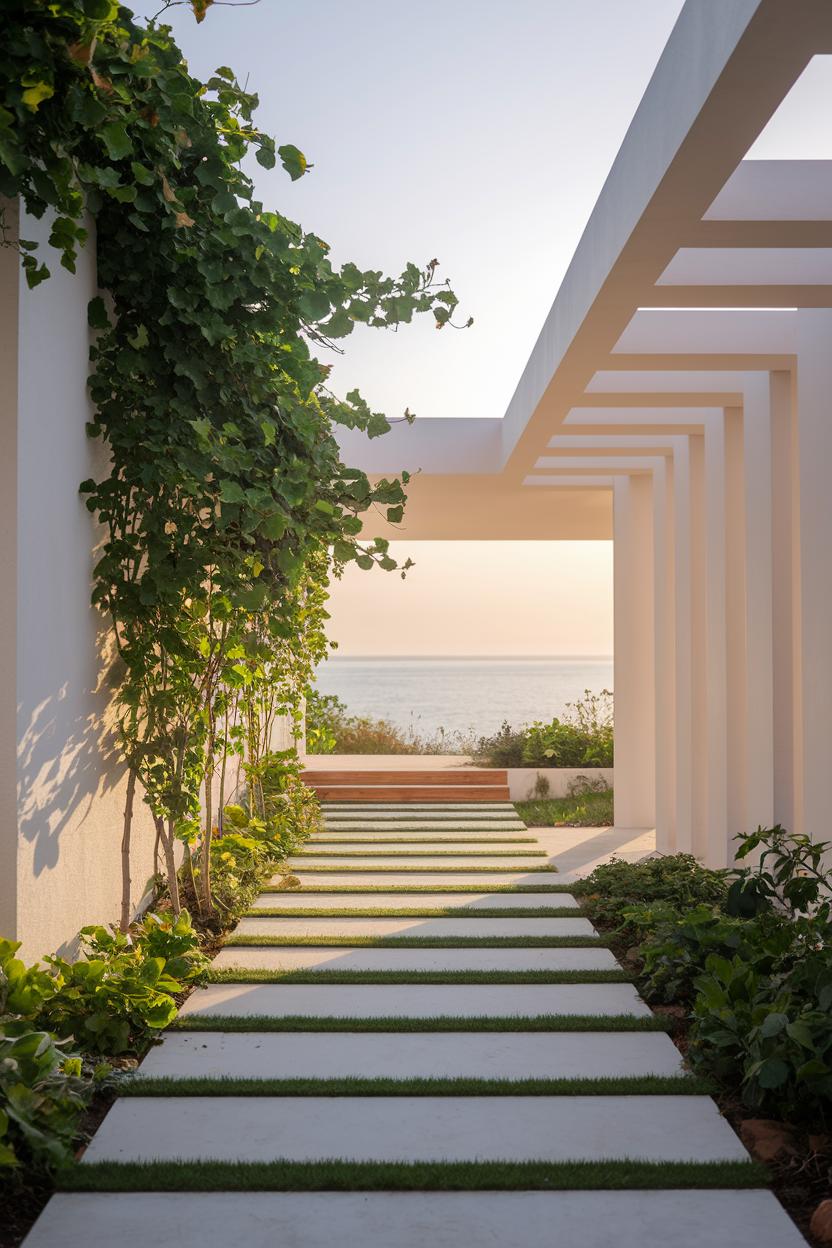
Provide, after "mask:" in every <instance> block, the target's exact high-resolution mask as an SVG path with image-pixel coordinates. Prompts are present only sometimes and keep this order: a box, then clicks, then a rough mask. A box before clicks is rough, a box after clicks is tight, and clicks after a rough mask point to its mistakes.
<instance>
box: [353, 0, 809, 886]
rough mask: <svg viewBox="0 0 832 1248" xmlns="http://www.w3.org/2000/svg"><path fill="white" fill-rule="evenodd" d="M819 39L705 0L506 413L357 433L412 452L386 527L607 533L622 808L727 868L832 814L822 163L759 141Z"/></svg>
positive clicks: (622, 161) (682, 32) (366, 448)
mask: <svg viewBox="0 0 832 1248" xmlns="http://www.w3.org/2000/svg"><path fill="white" fill-rule="evenodd" d="M822 53H832V5H830V4H829V3H828V0H790V2H789V3H784V2H783V0H733V2H732V3H730V4H729V3H718V4H703V3H701V2H699V0H688V3H687V4H686V5H685V7H684V9H683V11H682V13H681V16H680V18H679V20H678V23H677V25H676V27H675V28H674V31H673V34H672V36H671V38H670V40H669V42H668V44H667V47H666V48H665V51H664V53H663V55H662V57H661V60H660V61H659V64H658V66H657V68H656V71H655V73H654V75H653V78H652V80H651V82H650V84H649V86H648V88H647V90H646V92H645V95H644V97H643V99H642V101H641V104H640V106H639V108H638V111H637V113H636V115H635V117H634V119H633V122H632V124H631V126H630V129H629V131H628V133H627V136H626V138H625V140H624V143H623V144H622V147H621V150H620V151H619V154H618V156H617V158H616V160H615V163H614V164H613V167H612V169H611V171H610V174H609V176H608V178H607V181H606V184H605V186H604V188H603V191H602V193H601V195H600V197H599V200H598V202H597V204H596V206H595V209H594V211H593V213H592V216H591V217H590V220H589V223H588V225H587V227H586V230H585V232H584V235H583V237H582V239H581V242H580V244H579V246H578V248H577V251H576V253H575V256H574V258H573V260H572V263H571V265H570V267H569V270H568V272H567V274H566V277H565V278H564V281H563V284H562V286H561V288H560V290H559V292H558V294H557V297H556V299H555V302H554V304H553V306H552V309H551V311H550V313H549V316H548V317H547V320H546V322H545V324H544V326H543V329H542V330H541V333H540V336H539V338H538V340H537V343H536V344H535V346H534V349H533V351H532V353H531V356H530V358H529V361H528V363H527V365H526V367H525V370H524V372H523V375H522V377H521V379H520V382H519V384H518V386H517V390H516V392H515V394H514V397H513V399H512V401H511V403H510V405H509V408H508V411H507V412H506V414H505V416H504V417H502V418H493V419H492V418H485V419H473V420H465V419H451V420H439V419H437V420H425V421H422V422H417V423H416V424H415V425H414V426H413V427H412V428H410V427H407V426H397V427H395V428H394V430H393V431H392V432H391V433H390V434H389V435H388V436H387V437H385V438H383V439H380V440H378V442H375V443H368V442H367V441H366V439H365V438H363V436H362V435H358V434H355V433H345V435H344V438H343V444H344V449H345V454H346V456H347V457H348V458H349V459H350V460H351V461H352V462H357V463H360V464H361V465H362V466H364V467H365V468H367V469H368V470H369V471H371V472H372V473H374V474H385V473H390V472H395V471H398V470H400V469H401V468H407V469H409V470H411V471H413V470H416V469H420V470H421V471H420V473H419V475H418V476H417V477H416V478H415V479H414V481H413V483H412V486H411V489H410V495H411V501H410V505H409V508H408V510H407V513H406V518H405V521H404V524H403V526H401V527H400V528H396V529H395V530H392V529H390V530H385V528H384V527H383V526H381V525H380V526H379V527H378V528H377V530H376V531H377V532H379V533H381V534H383V535H384V536H388V537H392V536H395V537H399V538H404V539H408V540H411V539H420V538H422V539H426V538H434V539H435V538H447V539H466V538H467V539H494V538H504V539H508V538H522V539H570V540H574V539H581V538H583V539H599V538H602V539H603V538H610V537H614V549H615V699H616V705H615V712H616V722H615V736H616V779H615V805H616V825H617V826H620V827H622V828H652V827H655V828H656V838H657V846H658V848H659V849H660V850H664V851H668V850H678V851H690V852H693V853H695V854H697V855H698V856H699V857H701V858H702V859H704V860H705V861H706V862H708V863H709V864H711V865H713V866H721V865H725V864H726V863H727V862H729V861H730V859H731V857H732V852H731V841H732V838H733V837H734V836H735V835H736V834H737V833H738V832H740V831H741V830H747V829H748V828H751V827H755V826H756V825H757V824H763V825H771V824H772V823H775V822H781V823H783V824H784V825H785V826H787V827H789V828H790V829H792V830H794V831H798V832H807V833H808V834H810V835H815V836H819V835H822V834H823V832H824V829H825V815H826V808H827V804H828V802H827V790H828V785H827V776H826V767H827V765H828V763H827V757H828V754H829V749H830V743H832V654H830V646H832V480H830V478H831V477H832V163H827V162H824V161H806V160H795V161H767V160H764V161H749V160H745V159H744V157H745V154H746V153H747V152H748V150H749V148H750V147H751V145H752V143H753V142H754V140H755V139H756V138H757V136H758V135H759V133H760V132H761V130H762V129H763V128H764V126H765V125H766V123H767V122H768V120H769V119H770V117H771V116H772V114H773V113H774V112H775V110H776V109H777V107H778V105H779V104H780V103H781V101H782V100H783V98H784V97H785V95H786V94H787V93H788V91H789V90H790V88H791V87H792V86H793V84H794V83H795V81H796V80H797V78H798V77H799V76H800V74H801V73H802V72H803V70H804V69H805V68H806V66H807V64H808V63H809V61H810V60H811V58H812V57H813V56H814V55H817V54H822ZM830 124H832V117H830Z"/></svg>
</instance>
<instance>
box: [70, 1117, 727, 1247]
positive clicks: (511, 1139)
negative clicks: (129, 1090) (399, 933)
mask: <svg viewBox="0 0 832 1248" xmlns="http://www.w3.org/2000/svg"><path fill="white" fill-rule="evenodd" d="M332 1157H338V1158H340V1159H342V1160H345V1161H405V1162H413V1161H604V1160H616V1159H625V1158H626V1159H630V1160H638V1161H742V1160H744V1159H746V1158H747V1157H748V1154H747V1153H746V1151H745V1149H744V1147H743V1145H742V1143H741V1142H740V1140H739V1138H738V1136H736V1135H735V1134H734V1132H733V1131H732V1130H731V1128H730V1127H729V1125H728V1123H727V1122H726V1121H725V1120H724V1119H723V1118H721V1117H720V1114H719V1111H718V1110H717V1108H716V1105H715V1104H714V1102H713V1101H712V1100H711V1098H710V1097H707V1096H531V1097H523V1096H519V1097H513V1096H506V1097H487V1096H486V1097H475V1096H460V1097H456V1096H448V1097H414V1096H390V1097H360V1096H358V1097H328V1096H307V1097H279V1096H274V1097H272V1096H263V1097H245V1096H240V1097H237V1096H228V1097H211V1096H194V1097H128V1098H126V1099H124V1100H119V1101H116V1103H115V1104H114V1105H113V1107H112V1109H111V1110H110V1112H109V1113H108V1114H107V1117H106V1118H105V1119H104V1121H103V1122H102V1124H101V1126H100V1127H99V1128H98V1131H97V1133H96V1135H95V1136H94V1138H93V1140H92V1141H91V1143H90V1145H89V1147H88V1148H87V1151H86V1152H85V1154H84V1156H83V1159H82V1163H81V1164H82V1165H84V1164H88V1163H90V1162H93V1161H105V1160H107V1161H151V1160H158V1161H175V1160H177V1159H179V1160H184V1159H191V1160H200V1161H202V1160H204V1161H271V1160H278V1159H283V1160H289V1161H324V1160H326V1159H328V1158H332ZM333 1229H334V1228H333Z"/></svg>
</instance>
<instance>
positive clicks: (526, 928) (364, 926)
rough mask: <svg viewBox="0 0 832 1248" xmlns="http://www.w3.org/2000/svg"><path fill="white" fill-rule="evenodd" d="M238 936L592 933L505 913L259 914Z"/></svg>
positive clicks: (564, 922) (584, 922)
mask: <svg viewBox="0 0 832 1248" xmlns="http://www.w3.org/2000/svg"><path fill="white" fill-rule="evenodd" d="M235 933H236V934H238V935H240V936H281V937H284V936H285V937H286V938H287V939H294V938H295V937H298V936H321V937H326V936H330V937H331V936H336V937H339V938H340V937H345V936H346V937H352V936H371V937H375V938H377V939H379V940H381V939H384V938H385V937H388V936H408V937H425V938H427V937H435V936H441V937H453V938H457V937H460V936H463V937H466V936H467V937H474V936H476V937H479V936H489V937H495V938H498V939H499V938H502V937H508V936H594V935H595V934H596V933H595V929H594V927H593V926H592V924H591V923H590V921H589V919H585V918H583V917H576V918H574V919H570V918H567V919H524V918H513V917H508V916H506V917H505V918H498V919H475V918H464V919H363V918H360V917H359V916H355V917H353V916H352V915H347V916H345V917H344V918H342V919H324V918H315V917H313V918H309V919H284V918H281V917H280V916H271V915H263V917H262V918H260V917H258V918H253V917H252V918H245V919H241V920H240V922H239V924H238V926H237V927H236V928H235Z"/></svg>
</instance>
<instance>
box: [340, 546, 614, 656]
mask: <svg viewBox="0 0 832 1248" xmlns="http://www.w3.org/2000/svg"><path fill="white" fill-rule="evenodd" d="M390 549H391V553H392V554H393V555H394V557H395V558H397V559H401V560H404V559H405V558H406V557H407V556H408V555H410V557H411V558H412V559H413V560H415V563H416V566H415V567H414V568H411V569H410V571H409V572H408V573H407V576H406V578H405V579H404V581H402V579H401V577H400V576H399V575H398V574H397V573H395V572H378V571H375V570H374V571H373V572H362V571H361V570H360V568H355V567H351V568H349V569H348V570H347V572H346V573H345V575H344V579H343V581H341V583H340V584H338V585H337V586H336V588H335V591H334V593H333V595H332V600H331V603H330V611H331V612H332V622H331V627H330V628H329V630H328V632H329V635H330V636H331V637H332V638H334V639H335V640H337V641H338V643H339V645H338V653H339V654H345V655H358V654H412V655H418V654H422V655H425V654H445V655H469V656H471V657H475V656H477V655H553V654H563V655H587V656H588V655H605V656H606V655H611V654H612V651H613V645H612V542H407V543H406V542H394V543H392V544H391V547H390Z"/></svg>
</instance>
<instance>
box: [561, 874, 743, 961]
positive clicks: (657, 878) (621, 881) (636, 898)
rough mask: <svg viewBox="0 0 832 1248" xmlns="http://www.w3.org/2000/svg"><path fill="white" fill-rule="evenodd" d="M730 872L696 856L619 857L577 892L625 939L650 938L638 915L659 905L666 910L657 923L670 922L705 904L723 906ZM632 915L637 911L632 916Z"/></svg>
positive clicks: (593, 914)
mask: <svg viewBox="0 0 832 1248" xmlns="http://www.w3.org/2000/svg"><path fill="white" fill-rule="evenodd" d="M726 876H727V873H726V872H724V871H710V870H708V869H707V868H706V867H703V866H702V865H701V863H699V862H697V860H696V859H695V858H694V857H693V855H692V854H668V855H665V856H663V857H656V858H645V859H642V861H641V862H624V861H623V860H621V859H619V858H613V859H612V861H611V862H606V863H602V864H601V866H599V867H596V868H595V870H594V871H593V872H592V874H591V875H588V876H587V877H586V879H585V880H581V881H580V882H579V883H578V884H576V885H575V892H576V894H577V895H578V896H580V898H581V903H582V905H583V907H584V909H585V910H586V912H587V913H588V915H589V917H590V918H591V919H592V920H593V922H597V923H601V924H603V925H605V926H607V927H614V928H615V929H616V932H617V934H618V935H620V936H621V937H622V939H627V938H629V939H631V940H632V939H636V938H638V937H643V936H644V935H646V933H647V931H648V930H649V928H647V927H646V925H645V923H644V922H643V919H642V918H639V917H637V915H636V911H638V910H640V909H643V907H644V906H646V905H649V904H654V903H657V902H661V903H664V907H665V908H664V909H662V910H661V911H658V912H657V918H658V917H659V916H660V917H661V919H662V920H666V919H667V918H668V912H669V911H670V910H672V911H675V912H676V913H678V914H680V915H681V914H682V913H683V912H685V911H687V910H690V909H693V908H694V907H695V906H698V905H700V904H705V905H709V906H722V905H723V904H724V902H725V899H726V897H727V894H728V882H727V878H726ZM628 912H632V913H630V914H628Z"/></svg>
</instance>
